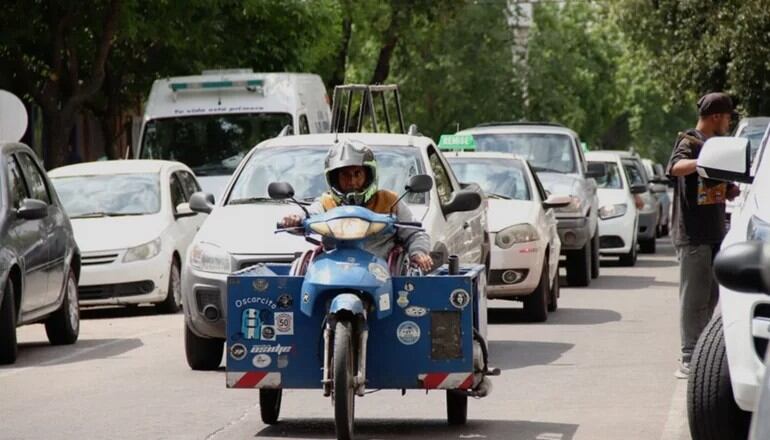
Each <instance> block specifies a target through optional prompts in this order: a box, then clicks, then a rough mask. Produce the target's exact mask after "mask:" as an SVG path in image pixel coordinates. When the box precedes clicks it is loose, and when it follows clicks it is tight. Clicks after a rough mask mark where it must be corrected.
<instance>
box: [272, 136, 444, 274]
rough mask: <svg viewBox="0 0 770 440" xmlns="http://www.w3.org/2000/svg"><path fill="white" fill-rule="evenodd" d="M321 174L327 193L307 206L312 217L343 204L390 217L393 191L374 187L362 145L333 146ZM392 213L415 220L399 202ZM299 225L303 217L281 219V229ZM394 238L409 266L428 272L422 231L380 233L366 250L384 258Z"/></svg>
mask: <svg viewBox="0 0 770 440" xmlns="http://www.w3.org/2000/svg"><path fill="white" fill-rule="evenodd" d="M324 174H325V175H326V183H327V185H328V186H329V190H328V191H327V192H325V193H323V194H322V195H321V197H320V198H319V199H318V200H316V201H315V202H314V203H313V204H312V205H311V206H310V208H309V209H308V211H309V212H310V214H311V215H313V214H319V213H322V212H325V211H328V210H330V209H333V208H336V207H338V206H344V205H348V206H349V205H356V206H363V207H365V208H368V209H370V210H372V211H374V212H376V213H378V214H389V213H390V208H391V206H393V204H394V203H395V202H396V200H397V199H398V195H397V194H396V193H394V192H393V191H388V190H383V189H378V188H377V161H376V160H375V158H374V153H373V152H372V150H371V149H370V148H369V147H368V146H366V145H364V144H363V143H361V142H358V141H353V140H340V141H339V142H337V143H335V144H334V145H332V147H331V148H330V149H329V152H328V153H327V155H326V159H325V160H324ZM393 212H394V214H395V215H396V218H397V219H398V221H400V222H414V221H415V219H414V216H413V215H412V211H411V210H410V209H409V206H407V205H406V203H404V202H403V201H399V202H398V204H397V205H396V206H395V208H394V209H393ZM301 224H302V217H301V216H300V215H297V214H293V215H289V216H286V217H284V218H283V221H282V222H281V227H284V228H290V227H296V226H299V225H301ZM396 238H398V241H400V242H401V243H403V245H404V249H405V250H406V252H407V254H408V255H409V258H410V260H411V261H412V263H414V264H415V265H416V266H417V267H419V268H420V269H421V270H422V271H423V272H428V271H430V269H431V268H432V266H433V260H432V259H431V257H430V255H429V254H428V252H429V249H430V238H429V237H428V234H427V233H425V232H424V231H418V230H415V229H407V228H398V229H397V230H396V233H395V234H391V235H384V234H381V235H379V236H377V237H375V238H372V239H370V240H368V241H367V242H366V244H365V249H366V250H367V251H369V252H371V253H372V254H374V255H378V256H379V257H381V258H384V259H387V256H388V254H389V253H390V250H391V249H392V248H393V246H394V245H395V243H396Z"/></svg>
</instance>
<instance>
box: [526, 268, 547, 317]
mask: <svg viewBox="0 0 770 440" xmlns="http://www.w3.org/2000/svg"><path fill="white" fill-rule="evenodd" d="M550 287H551V280H549V279H548V262H547V261H544V262H543V270H542V271H541V273H540V282H539V283H538V284H537V288H535V291H534V292H532V293H530V294H529V295H527V296H525V297H524V314H525V315H527V318H528V319H529V320H530V321H532V322H544V321H545V320H546V319H548V303H549V300H550V298H551V289H550Z"/></svg>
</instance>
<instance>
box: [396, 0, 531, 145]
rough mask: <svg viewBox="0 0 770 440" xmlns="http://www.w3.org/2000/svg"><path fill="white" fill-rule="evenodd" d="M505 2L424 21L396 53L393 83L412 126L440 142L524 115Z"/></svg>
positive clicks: (417, 23)
mask: <svg viewBox="0 0 770 440" xmlns="http://www.w3.org/2000/svg"><path fill="white" fill-rule="evenodd" d="M509 18H510V12H509V11H508V9H507V2H502V1H501V2H484V3H478V2H467V3H465V4H462V5H460V6H458V7H457V9H456V10H455V11H454V12H450V13H444V14H440V15H436V16H432V17H431V16H423V17H421V18H419V19H417V20H415V22H414V23H413V24H412V26H411V30H410V32H409V34H408V35H407V36H405V37H404V39H403V42H402V43H403V44H402V45H401V46H400V47H399V50H398V51H397V52H396V57H395V60H394V66H393V71H394V74H393V75H392V79H393V81H395V82H397V83H398V84H399V85H400V86H401V87H402V89H403V102H404V107H405V108H406V109H407V117H408V122H407V123H410V122H415V123H416V124H417V125H418V127H419V128H420V131H421V132H423V133H424V134H426V135H428V136H432V137H434V138H438V136H439V135H440V134H442V133H446V132H452V133H453V132H455V130H456V129H457V127H458V126H459V127H467V126H473V125H476V124H478V123H480V122H485V121H499V120H512V119H519V118H520V117H521V116H522V108H521V103H522V98H521V90H522V89H521V84H520V82H519V79H518V78H519V77H518V76H517V72H516V70H515V69H514V64H513V45H514V41H513V32H512V29H511V27H510V25H509V22H508V19H509Z"/></svg>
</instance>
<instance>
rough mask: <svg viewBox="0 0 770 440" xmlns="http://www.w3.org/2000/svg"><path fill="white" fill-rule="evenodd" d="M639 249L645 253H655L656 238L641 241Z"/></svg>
mask: <svg viewBox="0 0 770 440" xmlns="http://www.w3.org/2000/svg"><path fill="white" fill-rule="evenodd" d="M639 250H640V251H641V252H642V253H643V254H654V253H655V239H654V238H652V239H649V240H644V241H640V242H639Z"/></svg>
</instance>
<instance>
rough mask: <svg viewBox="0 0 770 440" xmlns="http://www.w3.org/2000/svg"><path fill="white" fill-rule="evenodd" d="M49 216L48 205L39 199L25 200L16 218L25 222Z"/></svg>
mask: <svg viewBox="0 0 770 440" xmlns="http://www.w3.org/2000/svg"><path fill="white" fill-rule="evenodd" d="M47 215H48V204H47V203H45V202H44V201H42V200H38V199H24V200H22V202H21V206H19V209H18V210H16V216H17V217H19V218H22V219H24V220H39V219H41V218H45V217H46V216H47Z"/></svg>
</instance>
